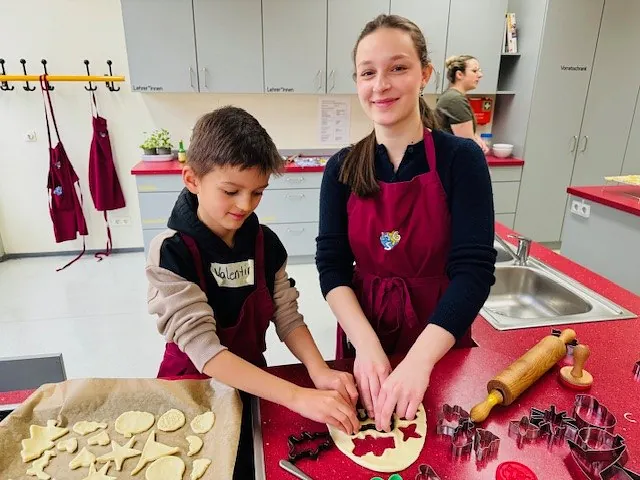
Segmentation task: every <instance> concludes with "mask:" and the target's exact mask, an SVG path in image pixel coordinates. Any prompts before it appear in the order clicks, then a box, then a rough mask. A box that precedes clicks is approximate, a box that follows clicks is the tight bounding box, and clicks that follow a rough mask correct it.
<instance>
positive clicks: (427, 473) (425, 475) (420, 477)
mask: <svg viewBox="0 0 640 480" xmlns="http://www.w3.org/2000/svg"><path fill="white" fill-rule="evenodd" d="M415 480H440V477H439V476H438V474H437V473H436V472H435V470H434V469H433V468H431V465H427V464H426V463H423V464H421V465H419V466H418V474H417V475H416V478H415Z"/></svg>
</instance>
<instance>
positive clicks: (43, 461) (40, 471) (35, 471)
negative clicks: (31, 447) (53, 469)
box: [27, 450, 56, 480]
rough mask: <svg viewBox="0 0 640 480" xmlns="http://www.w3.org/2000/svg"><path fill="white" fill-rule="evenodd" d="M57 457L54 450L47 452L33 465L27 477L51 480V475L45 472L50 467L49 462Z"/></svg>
mask: <svg viewBox="0 0 640 480" xmlns="http://www.w3.org/2000/svg"><path fill="white" fill-rule="evenodd" d="M55 456H56V452H54V451H53V450H47V451H46V452H44V455H43V456H42V457H41V458H39V459H38V460H36V461H35V462H33V463H32V464H31V468H29V469H28V470H27V475H31V476H34V477H38V480H49V479H50V478H51V475H49V474H48V473H47V472H45V471H44V469H45V468H46V467H47V466H48V465H49V461H50V460H51V458H52V457H55Z"/></svg>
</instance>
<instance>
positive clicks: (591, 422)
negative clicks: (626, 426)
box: [573, 394, 617, 433]
mask: <svg viewBox="0 0 640 480" xmlns="http://www.w3.org/2000/svg"><path fill="white" fill-rule="evenodd" d="M573 416H574V418H575V420H576V424H577V426H578V428H584V427H596V428H601V429H603V430H606V431H607V432H609V433H613V429H614V428H615V426H616V423H617V420H616V417H615V415H614V414H613V413H611V412H610V411H609V409H608V408H607V407H605V406H604V405H602V404H601V403H600V402H599V401H598V399H597V398H596V397H594V396H593V395H588V394H579V395H576V400H575V403H574V406H573Z"/></svg>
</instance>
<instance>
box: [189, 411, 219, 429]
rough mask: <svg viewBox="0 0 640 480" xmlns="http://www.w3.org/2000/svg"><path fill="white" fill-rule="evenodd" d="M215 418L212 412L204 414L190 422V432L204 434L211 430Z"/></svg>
mask: <svg viewBox="0 0 640 480" xmlns="http://www.w3.org/2000/svg"><path fill="white" fill-rule="evenodd" d="M215 421H216V416H215V414H214V413H213V412H211V411H209V412H204V413H202V414H200V415H198V416H197V417H196V418H194V419H193V420H191V430H193V431H194V433H199V434H204V433H207V432H208V431H209V430H211V429H212V428H213V423H214V422H215Z"/></svg>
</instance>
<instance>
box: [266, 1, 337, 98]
mask: <svg viewBox="0 0 640 480" xmlns="http://www.w3.org/2000/svg"><path fill="white" fill-rule="evenodd" d="M262 28H263V36H264V80H265V91H266V92H268V93H325V91H326V79H327V74H326V70H325V69H326V67H327V0H263V1H262Z"/></svg>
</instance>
